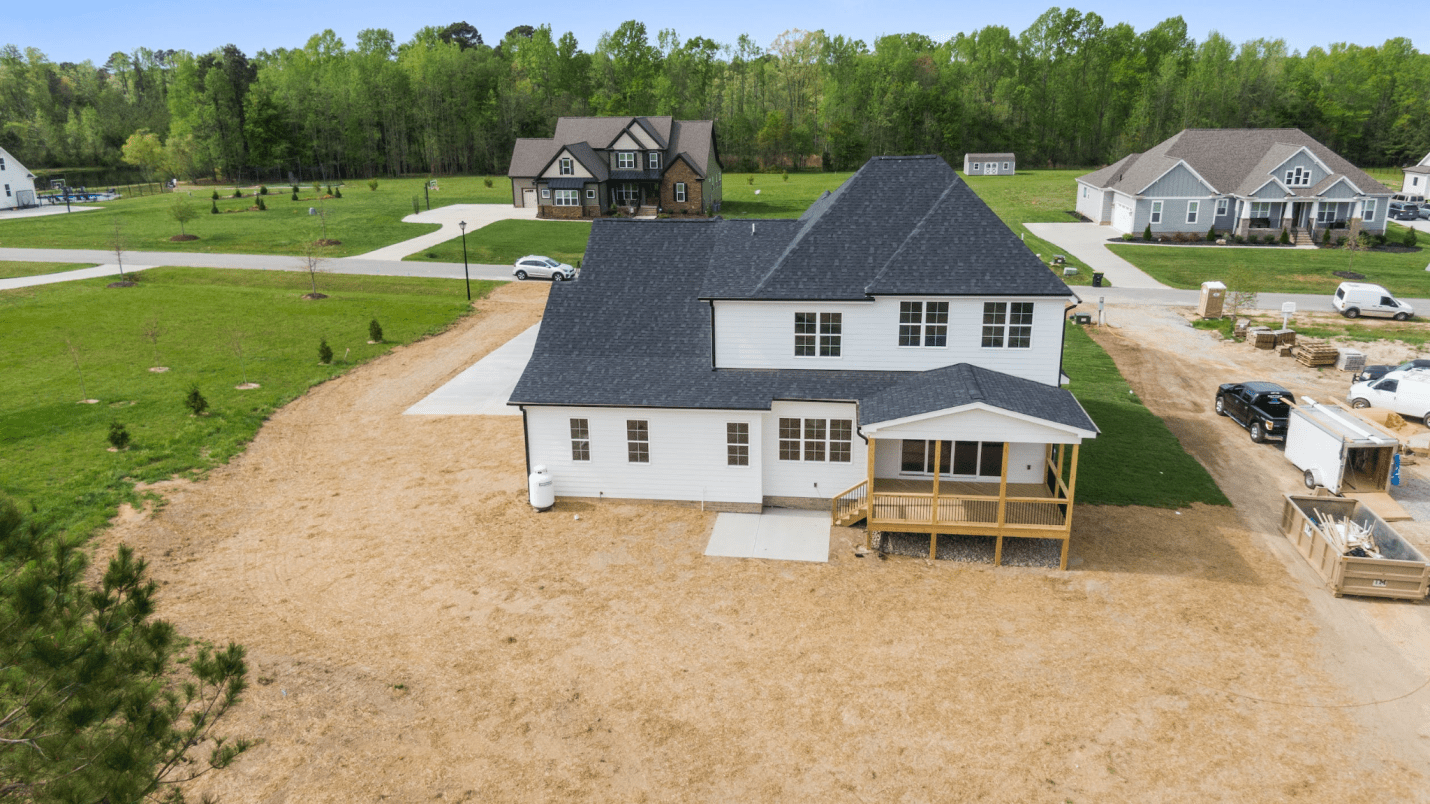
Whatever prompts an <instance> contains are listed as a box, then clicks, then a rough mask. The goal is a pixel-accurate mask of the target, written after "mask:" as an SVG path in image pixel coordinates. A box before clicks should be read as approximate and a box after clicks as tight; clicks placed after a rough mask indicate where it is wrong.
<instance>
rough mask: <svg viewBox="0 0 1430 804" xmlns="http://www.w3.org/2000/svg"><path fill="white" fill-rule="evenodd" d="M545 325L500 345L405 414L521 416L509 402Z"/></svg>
mask: <svg viewBox="0 0 1430 804" xmlns="http://www.w3.org/2000/svg"><path fill="white" fill-rule="evenodd" d="M540 328H541V325H540V324H537V325H536V326H534V327H531V328H530V329H528V330H526V331H525V332H523V333H521V334H520V335H518V336H516V337H515V338H512V339H511V340H509V341H507V342H506V343H504V344H502V345H501V346H498V347H497V348H496V349H494V350H493V351H492V352H491V353H489V354H488V355H487V356H486V357H484V358H482V359H481V360H478V361H477V362H476V363H475V364H474V365H472V367H471V368H469V369H467V370H466V371H463V372H462V373H461V374H458V375H457V376H456V377H453V378H452V379H451V380H450V381H448V382H447V384H446V385H443V386H442V387H441V388H438V389H437V390H435V391H433V392H432V393H430V394H428V395H427V396H426V397H424V398H423V399H422V401H421V402H418V403H417V404H415V405H413V406H412V407H410V408H408V409H407V410H406V411H404V415H407V416H520V415H521V411H520V410H518V409H517V408H514V407H511V406H510V405H508V404H507V403H506V401H507V400H508V399H511V392H512V391H513V390H515V389H516V383H517V380H520V379H521V373H522V372H523V371H525V370H526V364H527V362H529V361H530V360H531V353H532V352H533V351H534V350H535V349H536V334H537V332H538V330H540Z"/></svg>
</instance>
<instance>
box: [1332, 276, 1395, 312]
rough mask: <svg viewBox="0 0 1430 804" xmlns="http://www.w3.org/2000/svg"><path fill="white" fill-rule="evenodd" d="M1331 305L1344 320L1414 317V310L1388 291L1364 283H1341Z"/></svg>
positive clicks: (1378, 286)
mask: <svg viewBox="0 0 1430 804" xmlns="http://www.w3.org/2000/svg"><path fill="white" fill-rule="evenodd" d="M1331 305H1332V306H1334V307H1335V308H1336V310H1337V311H1339V312H1340V314H1341V315H1343V316H1345V317H1346V318H1359V317H1360V316H1363V315H1378V316H1384V317H1386V318H1393V319H1395V320H1396V321H1404V320H1405V319H1407V318H1410V317H1411V316H1413V315H1415V308H1413V307H1411V306H1410V305H1408V304H1406V303H1405V302H1403V301H1397V300H1396V298H1395V297H1394V296H1392V295H1390V291H1388V290H1386V289H1385V288H1383V287H1381V286H1380V285H1371V284H1368V283H1365V282H1342V283H1341V286H1340V287H1338V288H1336V295H1335V296H1332V297H1331Z"/></svg>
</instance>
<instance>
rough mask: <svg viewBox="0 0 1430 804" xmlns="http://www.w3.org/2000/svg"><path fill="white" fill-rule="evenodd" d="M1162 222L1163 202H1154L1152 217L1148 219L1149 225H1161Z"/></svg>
mask: <svg viewBox="0 0 1430 804" xmlns="http://www.w3.org/2000/svg"><path fill="white" fill-rule="evenodd" d="M1161 222H1162V202H1161V201H1153V202H1152V217H1150V218H1148V223H1161Z"/></svg>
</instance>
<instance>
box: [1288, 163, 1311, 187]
mask: <svg viewBox="0 0 1430 804" xmlns="http://www.w3.org/2000/svg"><path fill="white" fill-rule="evenodd" d="M1286 186H1287V187H1309V186H1311V170H1310V168H1304V167H1297V168H1293V169H1291V170H1288V171H1286Z"/></svg>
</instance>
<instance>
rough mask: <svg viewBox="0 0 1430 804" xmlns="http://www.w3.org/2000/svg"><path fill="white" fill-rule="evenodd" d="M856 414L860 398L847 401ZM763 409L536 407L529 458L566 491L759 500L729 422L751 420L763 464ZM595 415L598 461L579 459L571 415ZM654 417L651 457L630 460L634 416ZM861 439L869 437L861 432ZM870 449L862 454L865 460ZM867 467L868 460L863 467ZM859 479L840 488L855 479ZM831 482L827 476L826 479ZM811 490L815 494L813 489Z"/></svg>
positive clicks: (591, 423)
mask: <svg viewBox="0 0 1430 804" xmlns="http://www.w3.org/2000/svg"><path fill="white" fill-rule="evenodd" d="M843 413H844V416H845V418H852V417H853V405H848V406H845V408H844V410H843ZM762 414H763V411H732V410H710V411H704V410H663V409H648V408H576V407H540V406H534V407H528V408H527V409H526V422H527V438H528V449H529V450H530V453H529V457H530V460H531V465H532V466H539V465H545V466H546V467H547V468H548V470H549V471H550V472H551V476H552V479H553V481H554V482H555V485H556V494H557V496H560V497H596V496H605V497H611V498H633V499H645V500H690V501H693V502H696V503H698V502H699V501H700V500H702V499H704V500H706V501H709V502H740V503H759V502H760V501H761V488H760V487H761V473H760V472H758V471H753V472H752V471H750V470H749V468H748V467H740V466H730V465H729V463H728V460H729V455H728V446H729V445H728V442H727V439H728V433H727V429H726V428H727V425H728V424H730V423H731V422H740V423H745V424H747V425H748V426H749V439H750V443H749V461H750V466H755V467H757V466H761V465H762V464H763V462H764V457H763V449H764V442H763V440H762V439H763V434H762V429H761V428H762V421H763V416H762ZM572 419H583V420H585V421H586V422H587V433H588V434H589V436H590V438H589V447H588V449H589V451H590V455H591V460H589V461H575V460H572V453H571V448H572V439H571V420H572ZM631 419H634V420H639V421H644V422H647V423H648V425H649V427H648V429H647V434H648V438H649V441H647V442H646V443H647V444H648V445H649V446H648V450H649V454H650V458H651V460H650V462H649V463H631V462H629V461H628V460H627V450H628V447H629V444H628V441H627V432H626V423H627V421H628V420H631ZM854 440H855V442H856V443H858V444H862V442H860V441H859V439H858V438H855V439H854ZM864 455H865V453H863V452H862V451H861V452H859V453H858V457H857V458H856V461H857V460H863V459H864V457H863V456H864ZM859 468H860V469H861V470H862V469H863V466H862V464H861V465H860V467H859ZM853 484H854V481H850V482H849V483H846V484H844V485H843V486H840V487H839V488H837V489H834V491H836V492H837V491H842V490H844V489H846V488H848V487H849V486H852V485H853ZM820 487H821V488H823V487H824V483H823V482H821V483H820ZM806 496H809V495H806Z"/></svg>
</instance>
